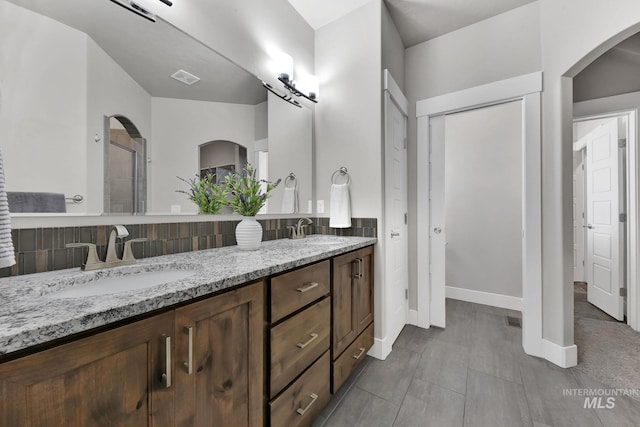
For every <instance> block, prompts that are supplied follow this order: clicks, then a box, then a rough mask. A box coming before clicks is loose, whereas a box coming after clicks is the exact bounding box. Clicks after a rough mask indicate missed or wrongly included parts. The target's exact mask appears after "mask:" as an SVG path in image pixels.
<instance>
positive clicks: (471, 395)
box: [314, 300, 640, 427]
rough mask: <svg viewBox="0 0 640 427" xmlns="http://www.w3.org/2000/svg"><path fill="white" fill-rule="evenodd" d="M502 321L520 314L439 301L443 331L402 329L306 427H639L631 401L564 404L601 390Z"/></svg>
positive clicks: (639, 408)
mask: <svg viewBox="0 0 640 427" xmlns="http://www.w3.org/2000/svg"><path fill="white" fill-rule="evenodd" d="M507 316H512V317H520V313H518V312H513V311H510V310H504V309H500V308H495V307H489V306H484V305H479V304H472V303H467V302H462V301H456V300H447V328H446V329H440V328H431V329H428V330H425V329H420V328H417V327H414V326H409V325H407V326H406V327H405V328H404V329H403V331H402V333H401V334H400V336H399V337H398V339H397V341H396V342H395V344H394V345H393V351H392V352H391V354H390V355H389V357H387V360H385V361H381V360H377V359H374V358H371V357H367V359H365V361H364V362H363V363H362V364H361V366H360V367H359V368H358V370H357V371H356V372H355V373H354V374H353V375H352V376H351V377H350V379H349V381H348V382H347V383H345V384H344V386H343V387H342V388H341V389H340V390H339V391H338V393H336V395H335V396H334V397H333V399H332V400H331V402H330V403H329V405H328V406H327V407H326V408H325V410H324V411H323V413H322V414H321V416H320V417H319V418H318V419H317V420H316V422H315V423H314V427H321V426H323V427H337V426H345V427H354V426H363V427H373V426H394V427H400V426H402V427H417V426H437V427H456V426H460V427H476V426H477V427H518V426H531V427H563V426H570V427H577V426H580V427H591V426H593V427H626V426H629V427H638V426H640V402H639V401H636V400H632V399H630V398H628V397H615V406H614V407H613V408H612V409H594V408H585V397H583V396H564V395H563V391H564V390H566V389H606V390H609V387H607V386H605V385H603V384H602V383H599V382H598V381H596V380H594V379H593V378H591V377H589V376H588V375H586V374H584V373H581V372H580V371H578V370H576V369H561V368H559V367H557V366H555V365H553V364H552V363H550V362H547V361H545V360H543V359H539V358H536V357H532V356H527V355H526V354H525V353H524V352H523V350H522V346H521V341H522V330H521V329H520V328H518V327H516V326H509V325H508V323H507ZM638 388H640V384H639V385H638ZM605 403H606V402H605V401H603V404H605Z"/></svg>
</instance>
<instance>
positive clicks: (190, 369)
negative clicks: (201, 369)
mask: <svg viewBox="0 0 640 427" xmlns="http://www.w3.org/2000/svg"><path fill="white" fill-rule="evenodd" d="M184 332H185V333H186V334H187V335H189V355H188V357H187V361H186V362H184V367H185V369H186V370H187V374H189V375H191V374H192V373H193V327H191V326H185V327H184Z"/></svg>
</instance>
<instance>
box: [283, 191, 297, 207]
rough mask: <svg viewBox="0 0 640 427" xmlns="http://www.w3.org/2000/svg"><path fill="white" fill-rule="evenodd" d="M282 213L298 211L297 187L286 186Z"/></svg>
mask: <svg viewBox="0 0 640 427" xmlns="http://www.w3.org/2000/svg"><path fill="white" fill-rule="evenodd" d="M282 213H283V214H292V213H298V191H296V187H285V188H284V194H283V195H282Z"/></svg>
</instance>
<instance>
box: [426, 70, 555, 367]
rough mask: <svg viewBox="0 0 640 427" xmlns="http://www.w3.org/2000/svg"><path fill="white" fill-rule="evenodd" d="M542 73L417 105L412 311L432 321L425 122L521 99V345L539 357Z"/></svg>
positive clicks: (427, 149) (540, 354) (427, 161)
mask: <svg viewBox="0 0 640 427" xmlns="http://www.w3.org/2000/svg"><path fill="white" fill-rule="evenodd" d="M541 90H542V73H541V72H536V73H532V74H527V75H523V76H520V77H514V78H511V79H506V80H502V81H498V82H494V83H490V84H486V85H482V86H478V87H475V88H471V89H466V90H462V91H459V92H454V93H451V94H447V95H442V96H437V97H434V98H429V99H425V100H422V101H418V102H417V103H416V117H417V119H418V120H417V135H418V138H417V142H418V147H417V160H418V172H417V186H418V188H417V190H418V191H417V193H418V200H417V217H418V218H420V221H418V225H417V230H416V231H417V237H418V239H417V242H418V243H417V259H418V268H417V283H418V286H417V293H416V294H417V309H418V326H421V327H428V326H430V325H431V324H434V323H433V321H432V315H433V308H432V307H430V304H431V299H432V295H433V289H431V283H430V277H429V262H428V260H430V253H429V223H430V220H429V176H430V171H429V144H430V142H429V138H430V136H429V134H430V132H429V120H430V118H431V117H435V116H438V115H442V114H446V113H451V112H456V111H464V110H469V109H472V108H477V107H482V106H488V105H493V104H499V103H502V102H506V101H511V100H518V99H521V100H522V101H523V113H522V114H523V144H524V145H523V150H522V154H523V167H522V173H523V179H522V185H523V209H522V215H523V217H522V226H523V240H522V256H523V259H522V261H523V269H522V282H523V283H522V313H523V315H522V323H523V333H522V345H523V348H524V350H525V352H526V353H527V354H531V355H535V356H542V355H543V344H542V201H541V197H540V195H541V194H542V176H541V105H540V91H541Z"/></svg>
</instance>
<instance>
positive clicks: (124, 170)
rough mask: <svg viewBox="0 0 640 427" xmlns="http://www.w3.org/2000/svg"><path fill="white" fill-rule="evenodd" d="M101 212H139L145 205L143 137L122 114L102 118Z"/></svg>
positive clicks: (144, 145)
mask: <svg viewBox="0 0 640 427" xmlns="http://www.w3.org/2000/svg"><path fill="white" fill-rule="evenodd" d="M105 121H106V123H105V127H106V129H107V130H108V132H107V133H108V139H107V140H108V141H109V143H108V144H105V164H104V173H105V180H104V212H105V213H107V214H129V215H136V214H143V213H144V212H145V206H146V192H147V191H146V187H147V179H146V176H147V173H146V162H145V159H146V157H147V156H146V148H147V147H146V139H145V138H144V137H143V136H142V135H141V134H140V132H139V131H138V128H137V127H136V126H135V125H134V124H133V122H131V121H130V120H129V119H127V118H126V117H124V116H118V115H116V116H112V117H107V118H105Z"/></svg>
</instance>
